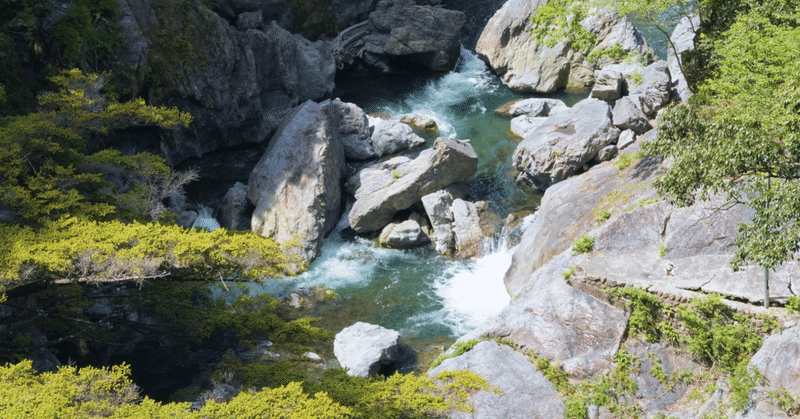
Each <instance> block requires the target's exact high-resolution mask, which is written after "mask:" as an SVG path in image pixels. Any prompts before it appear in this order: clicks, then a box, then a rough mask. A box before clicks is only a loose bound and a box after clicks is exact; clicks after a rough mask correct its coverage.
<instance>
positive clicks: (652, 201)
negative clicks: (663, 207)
mask: <svg viewBox="0 0 800 419" xmlns="http://www.w3.org/2000/svg"><path fill="white" fill-rule="evenodd" d="M656 202H658V199H656V198H652V199H642V200H640V201H639V202H637V203H636V204H635V205H633V206H632V207H630V208H628V212H631V211H633V210H635V209H637V208H641V207H646V206H648V205H651V204H655V203H656Z"/></svg>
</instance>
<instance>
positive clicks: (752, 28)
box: [645, 1, 800, 269]
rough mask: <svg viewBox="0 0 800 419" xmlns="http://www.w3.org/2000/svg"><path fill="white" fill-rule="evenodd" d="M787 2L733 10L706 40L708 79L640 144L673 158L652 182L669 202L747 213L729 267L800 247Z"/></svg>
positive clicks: (794, 49) (797, 80)
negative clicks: (735, 206) (720, 204)
mask: <svg viewBox="0 0 800 419" xmlns="http://www.w3.org/2000/svg"><path fill="white" fill-rule="evenodd" d="M785 6H786V5H784V4H783V3H782V2H780V1H774V2H773V1H767V2H764V4H763V6H758V7H755V6H754V9H753V10H750V11H748V12H746V13H742V14H740V15H739V16H738V17H737V18H736V20H735V23H733V24H732V25H731V26H730V27H729V29H728V30H727V31H726V32H724V33H723V34H722V35H720V38H719V39H718V40H717V41H715V43H714V47H713V55H712V57H711V59H712V61H713V62H714V65H715V69H716V70H715V73H714V77H713V78H711V79H708V80H706V82H705V83H704V84H702V85H701V86H700V88H699V89H698V92H697V94H696V95H695V96H694V97H693V99H692V100H691V101H690V103H689V104H685V105H681V106H675V107H672V108H670V109H668V111H667V112H665V114H664V115H662V117H661V122H660V124H659V134H658V136H657V139H656V140H655V141H651V142H649V143H647V144H645V148H646V149H647V150H648V152H650V153H652V154H658V155H661V156H664V157H671V158H673V159H674V165H673V167H672V168H671V169H670V170H669V171H667V173H666V174H665V175H664V176H663V177H662V178H661V179H659V180H657V181H656V183H655V186H656V188H657V190H658V191H659V192H660V193H661V194H663V195H664V196H667V197H668V198H669V199H670V201H671V202H673V203H675V204H676V205H680V206H685V205H691V204H692V203H694V202H696V201H698V200H704V199H707V198H709V197H710V196H713V195H722V196H723V197H726V198H727V199H728V200H729V201H730V202H743V203H745V204H747V205H748V206H749V207H751V208H753V209H754V211H755V216H754V217H753V220H752V223H750V224H740V225H739V228H738V238H737V245H738V248H737V252H736V255H735V257H734V259H733V261H732V265H733V268H734V269H739V268H740V267H742V266H743V265H745V264H748V263H753V264H757V265H760V266H763V267H765V268H767V269H772V268H774V267H775V266H777V265H779V264H780V263H782V262H783V261H785V260H787V259H788V258H791V257H792V256H793V255H794V254H795V253H796V252H797V251H798V250H800V243H798V240H797V237H798V234H800V223H798V222H797V214H800V198H798V197H799V196H800V184H798V182H797V179H798V173H800V171H799V170H798V168H800V129H799V128H800V113H798V112H797V109H798V103H800V69H798V66H797V65H796V57H797V56H798V55H800V25H798V23H800V12H798V11H797V9H796V7H794V8H792V7H789V8H787V7H785Z"/></svg>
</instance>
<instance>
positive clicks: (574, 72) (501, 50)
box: [476, 0, 655, 93]
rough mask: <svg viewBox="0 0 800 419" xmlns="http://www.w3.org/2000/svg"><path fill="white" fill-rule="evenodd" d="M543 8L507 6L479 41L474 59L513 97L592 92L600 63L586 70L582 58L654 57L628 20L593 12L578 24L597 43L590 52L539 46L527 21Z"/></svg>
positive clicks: (534, 1) (523, 1)
mask: <svg viewBox="0 0 800 419" xmlns="http://www.w3.org/2000/svg"><path fill="white" fill-rule="evenodd" d="M544 3H545V2H544V1H540V0H508V1H507V2H506V3H505V4H504V5H503V7H502V8H501V9H500V10H499V11H498V12H497V13H496V14H495V15H494V16H493V17H492V18H491V19H490V20H489V22H488V23H487V25H486V27H485V28H484V30H483V33H482V34H481V37H480V39H479V40H478V45H477V47H476V51H477V52H478V54H479V55H480V56H481V57H482V58H483V59H484V60H485V61H487V62H488V63H489V65H490V66H491V67H492V69H494V70H495V72H497V74H498V75H499V76H500V77H501V79H502V80H503V82H504V83H505V84H506V85H508V86H509V87H510V88H511V89H512V90H514V91H517V92H537V93H550V92H553V91H556V90H559V89H562V88H564V87H566V86H568V85H572V86H581V87H586V86H591V84H592V83H593V82H594V70H595V69H596V68H601V67H602V64H604V63H603V62H600V63H598V64H590V63H588V62H586V61H585V58H586V56H588V55H589V54H590V53H591V51H593V50H602V49H607V48H611V47H613V46H614V45H616V44H619V45H620V46H621V47H622V49H623V50H625V51H629V52H631V53H634V54H640V55H643V56H644V57H645V58H646V59H648V60H652V59H653V57H654V56H655V55H654V53H653V52H652V50H651V49H650V47H649V46H648V45H647V42H645V41H644V38H642V36H641V35H640V34H639V32H638V31H637V30H636V29H635V28H634V27H633V25H632V24H631V23H630V22H629V21H628V20H627V18H622V19H617V18H615V17H613V16H612V15H611V14H609V13H606V12H604V11H601V10H599V9H593V11H592V12H591V13H590V16H589V17H587V18H586V19H584V20H583V21H582V22H581V25H582V26H583V27H584V28H585V29H586V30H587V31H588V32H590V33H592V34H593V35H594V36H595V37H596V38H597V45H596V46H594V47H593V48H592V49H591V50H590V51H573V50H571V49H570V48H569V46H568V45H567V44H566V43H564V42H559V43H557V44H556V45H554V46H552V47H548V46H546V45H543V44H539V43H538V42H537V41H536V39H535V38H534V37H532V36H531V31H532V26H533V24H532V23H531V21H530V17H531V16H532V15H533V14H534V13H536V10H538V9H539V7H540V6H541V5H543V4H544ZM601 61H602V60H601Z"/></svg>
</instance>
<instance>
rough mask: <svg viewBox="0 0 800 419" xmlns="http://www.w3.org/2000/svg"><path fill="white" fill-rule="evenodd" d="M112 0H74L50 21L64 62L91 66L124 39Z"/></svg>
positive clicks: (116, 4)
mask: <svg viewBox="0 0 800 419" xmlns="http://www.w3.org/2000/svg"><path fill="white" fill-rule="evenodd" d="M120 15H121V12H120V9H119V4H118V3H117V2H116V1H114V0H77V1H76V2H75V3H73V4H72V5H71V6H70V7H69V9H67V12H66V13H65V14H64V15H63V16H61V17H59V18H58V19H57V20H56V21H55V23H54V24H53V29H52V36H53V40H54V41H55V43H56V45H58V46H59V47H60V51H61V58H62V59H63V61H64V62H65V64H67V66H74V65H79V64H83V65H84V66H88V67H89V68H91V69H92V70H96V69H98V67H99V60H100V59H102V58H105V57H106V56H108V55H109V54H111V52H112V51H113V49H114V48H115V47H117V46H120V45H122V44H123V43H124V38H123V37H122V31H121V27H120V25H119V23H117V19H118V17H119V16H120Z"/></svg>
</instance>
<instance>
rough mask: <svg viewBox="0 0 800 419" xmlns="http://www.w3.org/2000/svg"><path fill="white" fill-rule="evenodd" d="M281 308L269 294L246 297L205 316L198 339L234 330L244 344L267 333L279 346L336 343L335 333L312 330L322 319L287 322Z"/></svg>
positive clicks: (223, 303) (222, 303) (319, 329)
mask: <svg viewBox="0 0 800 419" xmlns="http://www.w3.org/2000/svg"><path fill="white" fill-rule="evenodd" d="M212 234H213V233H212ZM216 304H217V305H218V306H219V305H225V302H224V301H219V302H217V303H216ZM277 305H278V301H277V300H275V299H274V298H272V297H271V296H270V295H269V294H261V295H259V296H256V297H251V296H249V295H242V296H240V297H239V298H237V299H236V301H234V302H233V303H231V304H230V305H225V306H224V307H219V308H220V309H219V310H217V311H216V313H217V314H215V315H208V316H205V317H204V318H203V319H202V322H201V324H200V326H199V328H198V330H197V337H198V338H199V339H203V338H206V337H208V336H210V335H211V334H212V333H213V332H215V331H217V330H220V329H232V330H235V331H236V332H237V334H238V335H239V337H240V339H242V340H243V341H244V343H247V342H248V341H251V340H252V339H253V338H254V337H256V335H257V334H263V333H267V334H268V335H269V337H270V340H272V341H273V342H276V343H283V342H292V343H296V344H300V345H307V344H311V343H314V342H319V341H329V340H331V339H333V334H332V333H331V332H329V331H327V330H324V329H321V328H318V327H313V326H311V323H313V322H315V321H317V320H318V319H314V318H310V317H303V318H300V319H297V320H291V321H288V322H287V321H284V320H283V319H281V318H280V317H279V316H278V315H277V314H276V313H275V308H276V307H277ZM298 349H300V348H298ZM304 349H305V348H302V349H300V352H304Z"/></svg>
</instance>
